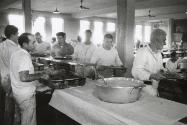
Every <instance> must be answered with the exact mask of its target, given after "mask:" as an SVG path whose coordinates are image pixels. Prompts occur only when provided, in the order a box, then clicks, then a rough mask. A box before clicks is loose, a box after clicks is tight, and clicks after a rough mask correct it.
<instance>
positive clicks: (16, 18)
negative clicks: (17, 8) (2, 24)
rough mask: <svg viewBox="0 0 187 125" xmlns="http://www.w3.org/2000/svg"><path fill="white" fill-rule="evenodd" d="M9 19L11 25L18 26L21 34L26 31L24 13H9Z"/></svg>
mask: <svg viewBox="0 0 187 125" xmlns="http://www.w3.org/2000/svg"><path fill="white" fill-rule="evenodd" d="M8 21H9V24H10V25H14V26H16V27H17V28H18V32H19V35H20V34H22V33H24V32H25V28H24V18H23V16H22V15H17V14H10V15H8Z"/></svg>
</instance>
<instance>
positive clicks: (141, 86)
mask: <svg viewBox="0 0 187 125" xmlns="http://www.w3.org/2000/svg"><path fill="white" fill-rule="evenodd" d="M143 87H145V84H142V85H140V86H135V87H133V88H132V90H131V91H130V94H132V91H133V90H134V89H136V88H143Z"/></svg>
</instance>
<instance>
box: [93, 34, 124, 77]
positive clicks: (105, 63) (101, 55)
mask: <svg viewBox="0 0 187 125" xmlns="http://www.w3.org/2000/svg"><path fill="white" fill-rule="evenodd" d="M90 62H91V63H93V64H96V65H97V66H96V69H97V71H99V72H101V74H102V75H103V76H104V77H111V76H112V74H111V73H112V71H111V70H110V67H111V66H122V65H123V64H122V62H121V60H120V58H119V55H118V52H117V50H116V48H114V47H113V36H112V35H111V34H105V36H104V41H103V44H102V46H101V47H98V48H97V49H96V50H95V51H94V53H93V56H92V58H91V61H90Z"/></svg>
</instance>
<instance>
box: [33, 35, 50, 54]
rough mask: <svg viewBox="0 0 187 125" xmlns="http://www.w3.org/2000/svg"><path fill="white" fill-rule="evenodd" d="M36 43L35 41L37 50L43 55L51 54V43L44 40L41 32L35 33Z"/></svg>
mask: <svg viewBox="0 0 187 125" xmlns="http://www.w3.org/2000/svg"><path fill="white" fill-rule="evenodd" d="M35 38H36V43H35V50H36V51H35V52H34V53H37V54H41V55H50V53H51V44H50V43H48V42H44V41H43V40H42V36H41V34H40V33H39V32H37V33H35Z"/></svg>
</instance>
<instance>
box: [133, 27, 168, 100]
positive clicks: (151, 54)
mask: <svg viewBox="0 0 187 125" xmlns="http://www.w3.org/2000/svg"><path fill="white" fill-rule="evenodd" d="M165 41H166V32H165V31H163V30H161V29H155V30H153V31H152V33H151V37H150V44H149V45H148V46H147V47H144V48H140V49H139V50H138V52H137V55H136V57H135V59H134V62H133V67H132V75H133V77H134V78H136V79H139V80H151V81H152V85H147V86H146V87H145V88H144V90H145V91H146V92H148V93H149V94H151V95H154V96H156V95H157V94H158V93H157V88H158V83H159V80H161V79H163V78H165V77H164V76H163V74H162V72H161V71H162V70H163V69H164V68H163V62H162V55H161V50H162V49H163V46H164V45H165Z"/></svg>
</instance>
